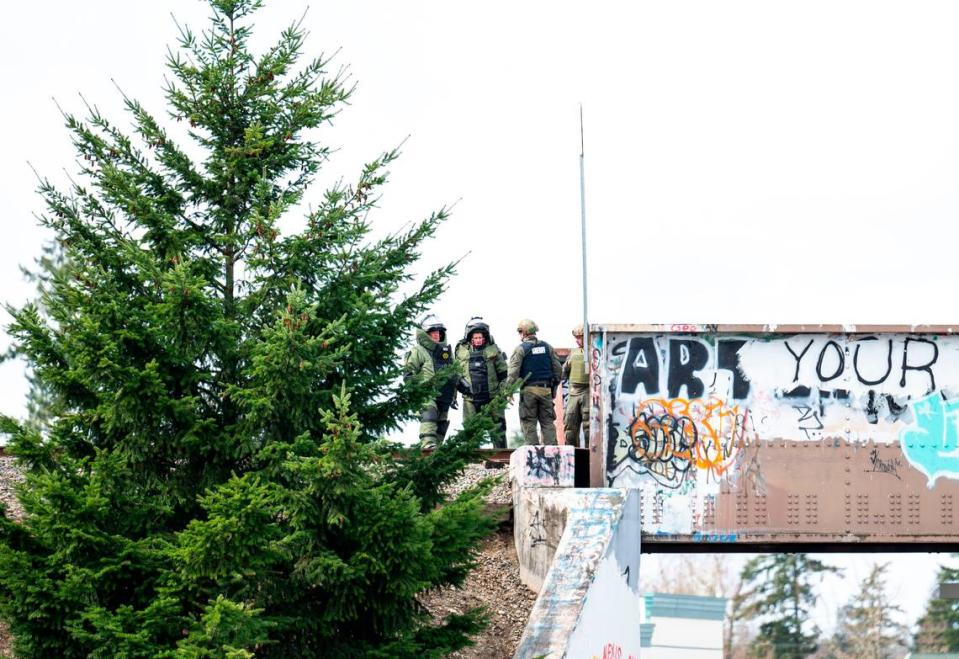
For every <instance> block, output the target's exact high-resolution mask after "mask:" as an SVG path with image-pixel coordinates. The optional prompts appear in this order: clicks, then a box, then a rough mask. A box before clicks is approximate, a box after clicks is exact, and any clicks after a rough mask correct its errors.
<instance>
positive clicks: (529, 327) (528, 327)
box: [516, 318, 539, 334]
mask: <svg viewBox="0 0 959 659" xmlns="http://www.w3.org/2000/svg"><path fill="white" fill-rule="evenodd" d="M516 331H517V332H522V333H523V334H536V332H538V331H539V328H538V327H537V326H536V323H534V322H533V321H532V320H530V319H529V318H524V319H523V320H521V321H519V322H518V323H516Z"/></svg>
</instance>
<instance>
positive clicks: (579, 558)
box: [510, 446, 641, 659]
mask: <svg viewBox="0 0 959 659" xmlns="http://www.w3.org/2000/svg"><path fill="white" fill-rule="evenodd" d="M567 454H568V455H569V457H568V458H567V457H566V455H567ZM543 460H548V461H549V462H550V464H551V465H553V466H554V467H550V468H549V469H548V470H547V471H548V472H549V473H548V474H545V473H543V470H542V469H539V468H538V467H537V465H540V464H541V463H542V461H543ZM567 460H568V467H569V475H568V477H567V476H566V475H565V472H564V469H565V467H562V466H561V465H566V464H567ZM572 465H573V458H572V448H571V447H563V446H557V447H525V448H523V449H519V450H517V451H516V452H514V453H513V456H512V459H511V464H510V469H511V479H512V483H513V503H514V508H513V511H514V537H515V539H516V549H517V554H518V557H519V563H520V577H521V579H522V580H523V582H524V583H526V584H527V585H528V586H530V587H531V588H532V589H533V590H536V591H538V592H539V597H538V598H537V600H536V604H535V605H534V606H533V610H532V612H531V614H530V619H529V622H528V623H527V626H526V630H525V632H524V634H523V638H522V639H521V641H520V644H519V647H518V649H517V651H516V655H515V656H516V657H519V658H522V659H526V658H533V657H546V658H548V659H561V658H562V657H569V658H570V659H578V658H579V657H594V656H595V657H603V658H604V659H606V658H611V659H629V658H630V657H638V656H639V648H640V622H641V620H640V606H641V605H640V595H639V583H638V577H639V556H640V510H639V493H638V492H636V491H630V490H619V489H600V488H594V489H575V488H573V487H571V486H572ZM554 483H563V484H562V485H556V484H554Z"/></svg>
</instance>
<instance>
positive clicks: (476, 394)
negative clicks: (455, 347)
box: [469, 347, 489, 402]
mask: <svg viewBox="0 0 959 659" xmlns="http://www.w3.org/2000/svg"><path fill="white" fill-rule="evenodd" d="M469 360H470V362H469V364H470V393H471V394H472V396H473V400H474V401H477V402H483V401H488V400H489V366H488V365H487V363H486V348H485V347H484V348H481V349H479V350H470V356H469Z"/></svg>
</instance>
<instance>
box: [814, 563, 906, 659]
mask: <svg viewBox="0 0 959 659" xmlns="http://www.w3.org/2000/svg"><path fill="white" fill-rule="evenodd" d="M887 568H888V564H883V565H878V564H877V565H874V566H873V568H872V570H870V572H869V575H868V576H867V577H866V578H865V579H863V581H862V583H861V584H860V588H859V592H858V593H856V594H855V595H854V596H853V597H852V598H851V599H850V601H849V602H848V603H847V604H846V605H845V606H843V607H842V609H841V610H840V611H839V615H838V616H837V618H838V624H837V626H836V631H835V634H834V635H833V638H832V639H831V641H830V643H829V653H828V654H827V656H828V657H831V658H834V659H857V658H859V657H871V658H875V659H894V658H895V657H899V656H901V654H902V651H903V649H904V648H905V647H906V639H907V637H908V630H907V628H906V626H905V625H903V624H901V623H899V622H897V621H896V620H895V617H894V616H895V615H896V614H901V613H902V608H901V607H899V606H897V605H895V604H893V603H892V602H890V601H889V597H888V596H887V594H886V584H885V579H884V574H885V572H886V569H887Z"/></svg>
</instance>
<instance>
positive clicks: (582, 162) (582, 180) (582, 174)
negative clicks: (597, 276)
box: [579, 103, 589, 350]
mask: <svg viewBox="0 0 959 659" xmlns="http://www.w3.org/2000/svg"><path fill="white" fill-rule="evenodd" d="M585 154H586V148H585V141H584V140H583V104H582V103H580V104H579V210H580V219H581V225H582V248H583V334H584V335H585V336H586V337H589V320H588V319H589V305H588V303H587V287H586V155H585ZM587 350H588V346H587Z"/></svg>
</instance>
